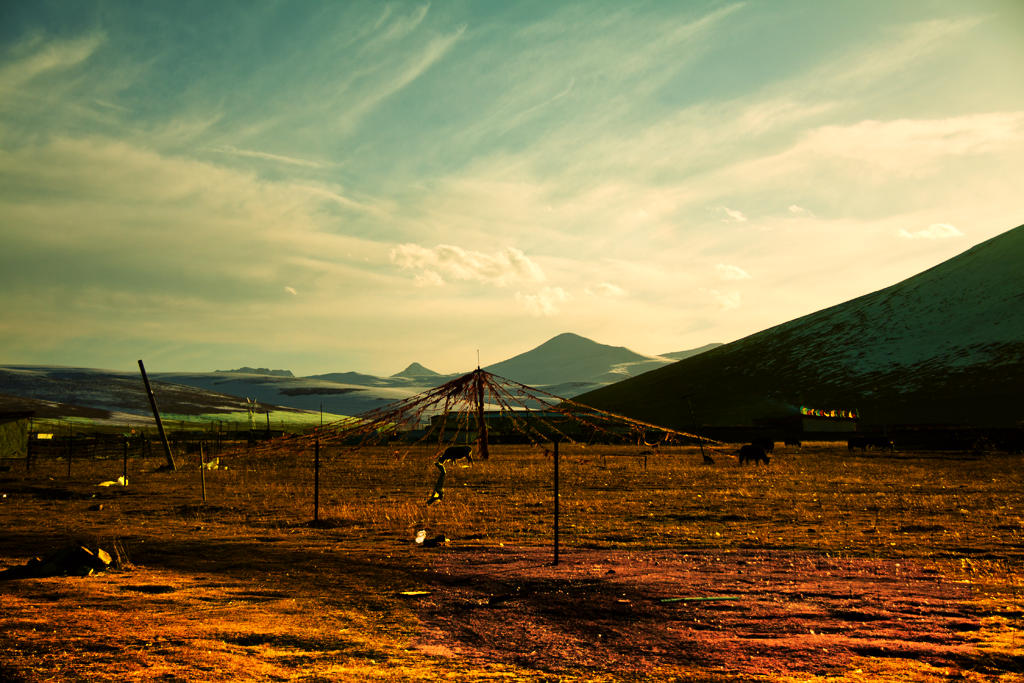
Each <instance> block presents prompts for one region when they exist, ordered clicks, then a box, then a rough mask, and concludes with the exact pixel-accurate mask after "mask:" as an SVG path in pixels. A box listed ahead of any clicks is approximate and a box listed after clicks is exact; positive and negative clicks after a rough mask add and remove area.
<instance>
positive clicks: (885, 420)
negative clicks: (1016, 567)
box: [577, 226, 1024, 427]
mask: <svg viewBox="0 0 1024 683" xmlns="http://www.w3.org/2000/svg"><path fill="white" fill-rule="evenodd" d="M1021 263H1024V226H1022V227H1019V228H1015V229H1014V230H1011V231H1009V232H1007V233H1004V234H1003V235H1000V236H998V237H996V238H994V239H991V240H989V241H987V242H984V243H982V244H980V245H978V246H976V247H974V248H973V249H970V250H968V251H967V252H965V253H963V254H961V255H959V256H957V257H955V258H953V259H950V260H949V261H946V262H945V263H942V264H940V265H938V266H936V267H934V268H932V269H930V270H927V271H925V272H923V273H921V274H919V275H916V276H914V277H912V278H910V279H908V280H905V281H903V282H901V283H898V284H896V285H893V286H892V287H889V288H886V289H883V290H880V291H878V292H874V293H872V294H868V295H866V296H863V297H860V298H858V299H854V300H852V301H849V302H846V303H844V304H840V305H838V306H834V307H832V308H829V309H825V310H823V311H819V312H817V313H813V314H811V315H808V316H805V317H803V318H798V319H796V320H793V321H790V322H788V323H785V324H782V325H779V326H777V327H773V328H770V329H768V330H765V331H763V332H759V333H757V334H755V335H752V336H750V337H746V338H744V339H741V340H739V341H736V342H733V343H731V344H727V345H725V346H722V347H719V348H717V349H714V350H712V351H708V352H706V353H703V354H701V355H699V356H696V357H693V358H689V359H686V360H682V361H680V362H678V363H675V364H673V365H670V366H667V367H664V368H661V369H658V370H654V371H652V372H648V373H646V374H644V375H640V376H638V377H634V378H632V379H629V380H625V381H623V382H620V383H618V384H614V385H612V386H609V387H606V388H603V389H599V390H597V391H593V392H590V393H588V394H584V395H581V396H579V397H577V400H579V401H581V402H584V403H588V404H590V405H593V406H596V407H599V408H605V409H608V410H613V411H616V412H621V413H625V414H627V415H631V416H634V417H638V418H640V419H644V420H649V421H651V422H655V423H659V424H665V425H667V426H676V427H686V426H693V424H694V421H696V423H698V424H708V425H727V424H750V423H751V422H752V421H753V420H755V419H757V418H762V417H772V416H780V415H784V414H787V413H789V412H792V411H793V410H794V409H795V408H796V407H798V406H799V405H801V404H803V405H809V406H813V407H821V408H857V409H859V410H860V412H861V416H862V423H863V424H866V425H882V424H921V425H935V424H947V425H969V426H1014V425H1018V424H1020V423H1021V422H1022V420H1024V399H1022V398H1021V388H1022V387H1024V276H1022V275H1021V271H1020V268H1021V266H1020V264H1021ZM687 397H689V400H690V401H691V402H692V405H693V412H694V414H695V420H693V419H691V418H690V413H689V406H688V405H687Z"/></svg>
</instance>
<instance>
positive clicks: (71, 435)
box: [68, 426, 75, 479]
mask: <svg viewBox="0 0 1024 683" xmlns="http://www.w3.org/2000/svg"><path fill="white" fill-rule="evenodd" d="M73 457H75V429H74V427H70V426H69V427H68V478H69V479H70V478H71V459H72V458H73Z"/></svg>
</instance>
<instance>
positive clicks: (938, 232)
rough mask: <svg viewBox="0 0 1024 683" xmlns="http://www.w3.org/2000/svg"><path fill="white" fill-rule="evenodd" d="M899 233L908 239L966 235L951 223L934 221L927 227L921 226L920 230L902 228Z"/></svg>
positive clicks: (935, 238) (939, 238)
mask: <svg viewBox="0 0 1024 683" xmlns="http://www.w3.org/2000/svg"><path fill="white" fill-rule="evenodd" d="M897 234H898V235H899V236H900V237H902V238H904V239H908V240H918V239H924V240H943V239H949V238H951V237H963V236H964V234H963V233H962V232H960V231H959V230H958V229H957V228H956V226H953V225H950V224H949V223H932V224H931V225H929V226H928V227H927V228H921V229H920V230H915V231H913V232H911V231H909V230H900V231H899V232H898V233H897Z"/></svg>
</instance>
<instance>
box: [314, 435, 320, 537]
mask: <svg viewBox="0 0 1024 683" xmlns="http://www.w3.org/2000/svg"><path fill="white" fill-rule="evenodd" d="M313 521H314V522H319V521H320V435H319V434H317V435H316V445H315V446H314V447H313Z"/></svg>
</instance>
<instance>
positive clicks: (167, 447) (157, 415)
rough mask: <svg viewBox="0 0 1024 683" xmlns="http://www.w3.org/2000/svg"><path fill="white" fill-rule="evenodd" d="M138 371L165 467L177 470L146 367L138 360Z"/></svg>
mask: <svg viewBox="0 0 1024 683" xmlns="http://www.w3.org/2000/svg"><path fill="white" fill-rule="evenodd" d="M139 371H140V372H141V373H142V381H143V382H144V383H145V384H146V394H147V395H148V396H149V406H150V407H151V408H152V409H153V419H154V420H156V430H157V431H158V432H159V433H160V441H162V442H163V444H164V456H165V457H166V458H167V466H168V467H169V468H171V470H175V471H176V470H177V469H178V468H177V466H176V465H175V464H174V456H172V455H171V444H170V443H168V442H167V435H166V434H165V433H164V423H163V421H162V420H161V419H160V411H159V410H157V407H156V397H155V396H153V389H152V387H150V386H149V377H147V376H146V366H145V365H143V364H142V359H141V358H140V359H139Z"/></svg>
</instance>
